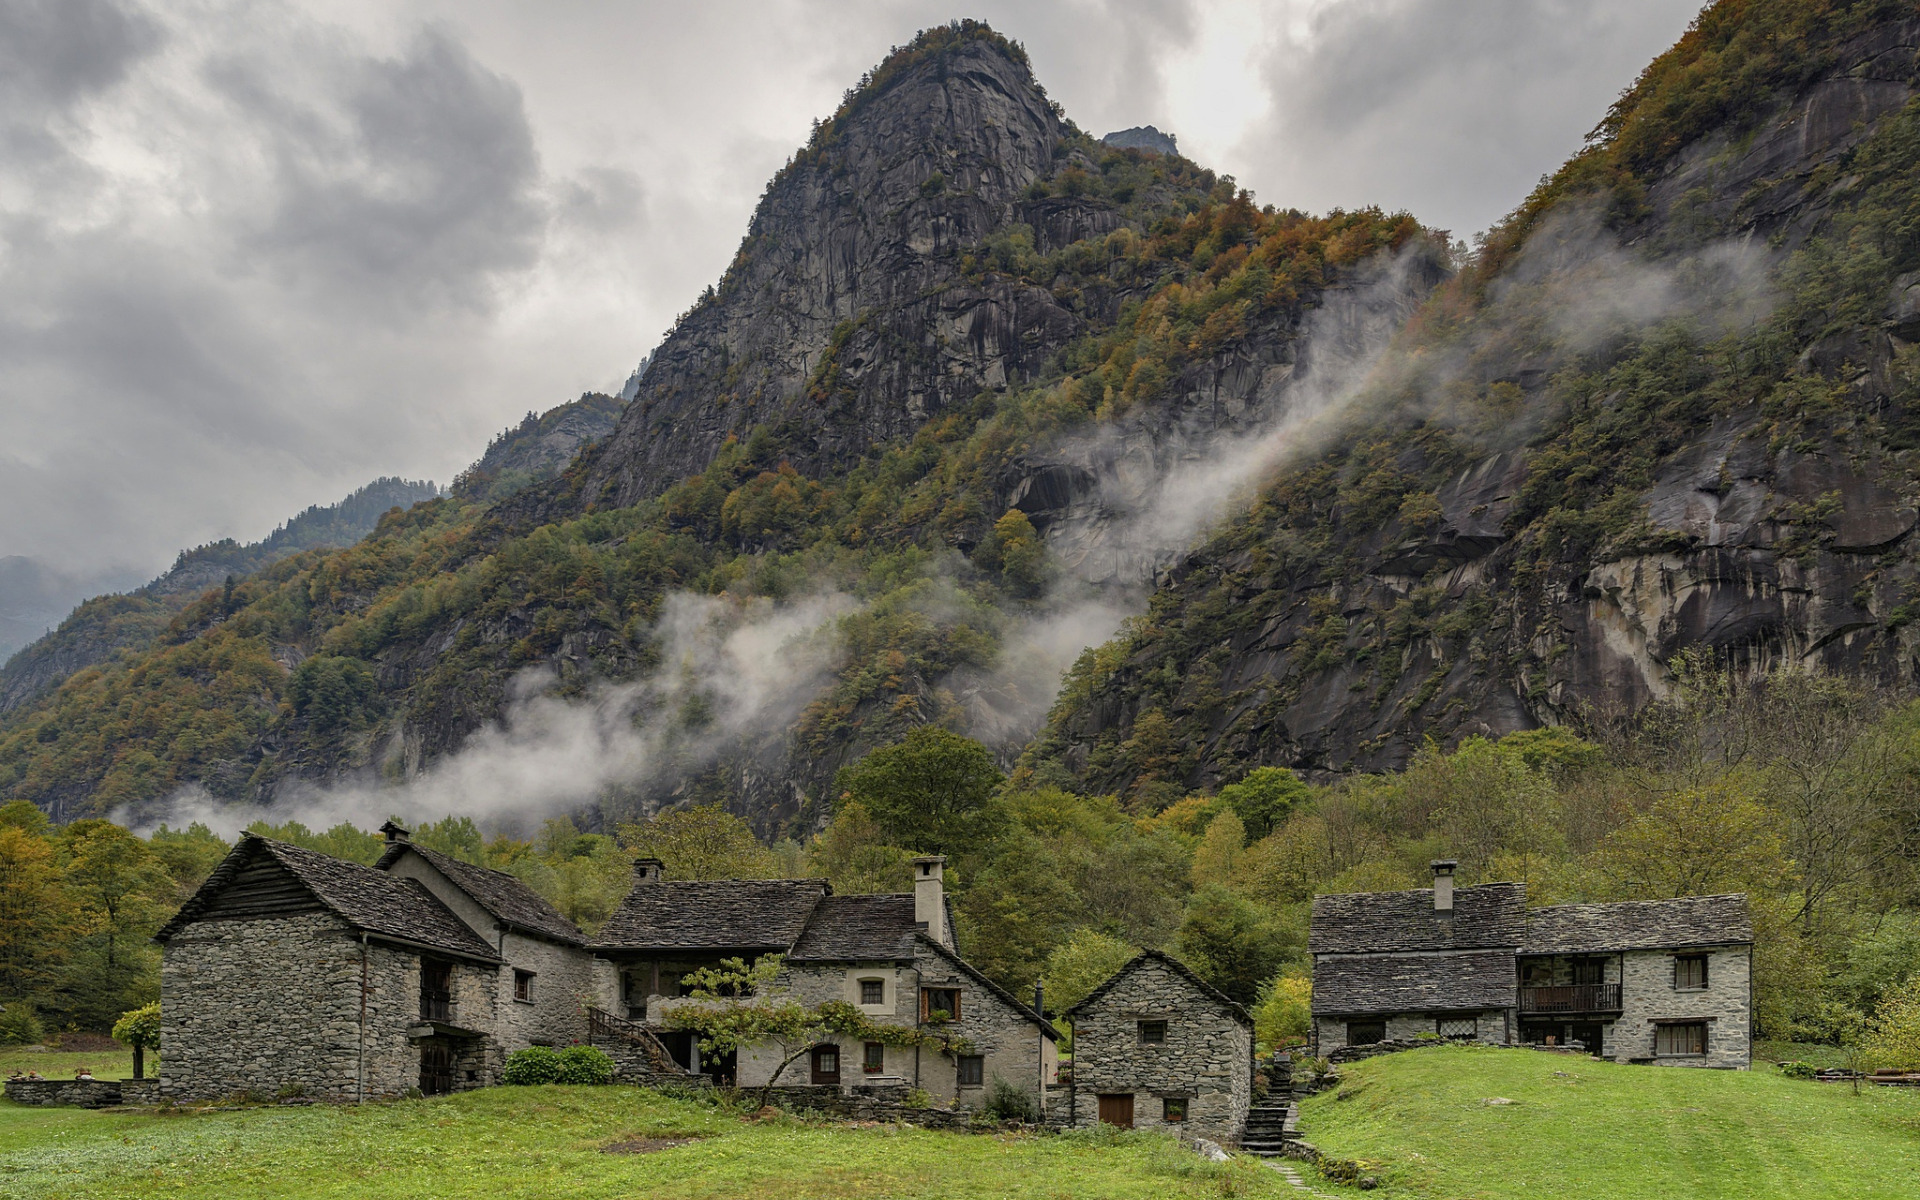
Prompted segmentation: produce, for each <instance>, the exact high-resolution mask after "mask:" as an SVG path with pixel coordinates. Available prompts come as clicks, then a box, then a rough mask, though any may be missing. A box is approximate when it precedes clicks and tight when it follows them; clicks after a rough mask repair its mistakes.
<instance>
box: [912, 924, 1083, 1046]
mask: <svg viewBox="0 0 1920 1200" xmlns="http://www.w3.org/2000/svg"><path fill="white" fill-rule="evenodd" d="M914 937H915V940H916V942H917V944H918V947H919V948H920V949H923V950H931V951H932V952H933V953H934V956H935V957H937V958H944V959H946V960H947V962H949V963H950V964H952V965H953V966H954V967H955V968H957V969H958V970H959V972H960V973H961V974H962V975H965V976H966V977H967V978H968V979H971V980H973V982H975V983H977V984H979V985H980V986H981V987H982V988H983V989H985V990H986V991H988V992H990V993H992V994H993V995H994V996H995V997H996V998H997V999H998V1000H999V1001H1000V1002H1001V1003H1002V1004H1005V1005H1006V1006H1007V1007H1008V1008H1011V1009H1012V1010H1013V1011H1014V1013H1015V1014H1016V1015H1017V1016H1020V1017H1022V1018H1024V1019H1025V1020H1027V1021H1029V1022H1031V1023H1032V1024H1033V1025H1034V1027H1035V1028H1037V1029H1039V1031H1040V1034H1041V1036H1042V1037H1048V1038H1052V1039H1053V1040H1054V1041H1056V1042H1057V1041H1059V1040H1060V1031H1059V1030H1058V1029H1055V1028H1054V1027H1053V1022H1051V1021H1049V1020H1047V1019H1046V1017H1044V1016H1042V1015H1041V1014H1039V1013H1037V1012H1035V1011H1033V1009H1031V1008H1029V1007H1027V1005H1025V1004H1023V1003H1021V1001H1020V1000H1019V998H1018V997H1016V996H1015V995H1014V994H1013V993H1012V992H1009V991H1008V990H1007V989H1005V988H1003V987H1001V986H1000V985H999V984H997V983H995V982H994V981H993V980H991V979H988V978H987V977H986V976H985V975H982V974H981V973H980V972H979V970H978V969H977V968H975V967H974V966H973V964H971V963H969V962H968V961H967V960H966V959H964V958H961V957H960V956H959V955H958V954H955V953H954V952H953V951H951V950H949V949H947V948H946V947H945V946H942V945H941V944H940V943H939V942H936V941H934V940H933V939H932V938H930V937H928V936H927V935H926V934H924V933H921V934H915V935H914ZM921 974H922V975H924V974H925V972H924V971H923V972H921Z"/></svg>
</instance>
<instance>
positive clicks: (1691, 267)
mask: <svg viewBox="0 0 1920 1200" xmlns="http://www.w3.org/2000/svg"><path fill="white" fill-rule="evenodd" d="M1917 51H1920V19H1916V18H1915V17H1914V15H1913V14H1911V12H1909V13H1908V14H1907V15H1906V16H1905V18H1904V19H1899V20H1877V21H1872V22H1868V23H1866V24H1865V26H1864V27H1856V28H1854V29H1853V30H1851V31H1847V32H1846V35H1845V36H1842V37H1837V38H1836V39H1835V40H1834V42H1833V43H1832V44H1831V45H1829V46H1826V47H1821V48H1819V49H1818V50H1817V51H1816V52H1815V56H1816V59H1817V61H1816V62H1815V65H1814V68H1813V69H1811V70H1809V71H1807V72H1806V75H1805V77H1804V78H1802V79H1800V80H1799V81H1797V82H1796V83H1795V84H1794V85H1793V86H1791V87H1788V88H1785V89H1782V92H1781V94H1776V95H1774V96H1773V97H1771V98H1770V101H1769V103H1768V104H1767V105H1766V107H1765V108H1764V109H1763V110H1762V111H1761V112H1759V113H1758V114H1752V118H1753V119H1749V120H1745V121H1741V122H1732V121H1729V122H1726V123H1722V124H1718V125H1716V126H1715V127H1713V128H1710V129H1709V130H1708V131H1707V132H1706V133H1705V134H1704V136H1700V137H1698V138H1696V139H1693V140H1691V141H1689V142H1688V143H1686V144H1685V145H1684V146H1683V147H1682V148H1680V149H1679V150H1678V151H1677V152H1675V153H1672V154H1671V155H1670V157H1667V158H1666V159H1665V160H1664V161H1662V162H1660V163H1658V164H1657V165H1656V166H1654V167H1653V168H1651V169H1648V168H1646V167H1642V168H1641V169H1640V170H1639V171H1638V173H1637V175H1636V177H1635V178H1634V179H1633V180H1632V183H1631V187H1629V188H1624V189H1622V190H1623V191H1625V192H1628V193H1630V194H1628V195H1626V196H1625V197H1624V198H1623V197H1622V191H1615V192H1614V193H1613V194H1612V195H1611V197H1607V196H1601V197H1599V198H1596V196H1595V195H1594V193H1593V192H1592V191H1591V190H1582V189H1580V188H1577V187H1568V188H1566V190H1565V191H1564V193H1555V194H1553V195H1551V196H1548V197H1547V198H1546V201H1545V202H1544V203H1543V204H1542V205H1539V206H1536V211H1533V212H1530V213H1528V214H1527V216H1528V221H1529V223H1528V224H1527V226H1526V228H1525V230H1524V237H1516V239H1515V240H1516V242H1517V243H1521V244H1520V245H1519V248H1518V250H1517V252H1516V253H1515V254H1514V255H1512V256H1511V257H1510V258H1509V259H1508V260H1507V262H1506V263H1505V265H1504V266H1503V267H1502V268H1501V269H1500V270H1499V272H1498V273H1496V274H1494V275H1493V276H1492V277H1491V278H1488V279H1483V280H1479V281H1475V282H1476V283H1477V285H1478V286H1479V288H1480V289H1481V290H1480V297H1481V299H1480V302H1479V304H1478V307H1476V308H1475V309H1474V310H1473V311H1472V312H1471V313H1470V315H1468V316H1467V317H1466V319H1465V320H1464V322H1463V323H1462V324H1461V325H1459V326H1457V327H1454V328H1453V329H1452V330H1451V331H1450V332H1448V333H1446V334H1445V335H1436V334H1434V333H1432V332H1431V327H1430V328H1429V329H1428V330H1426V331H1421V330H1414V331H1411V332H1410V334H1409V336H1408V337H1407V338H1406V339H1404V340H1403V343H1402V346H1401V351H1402V355H1403V358H1404V362H1403V364H1402V366H1403V369H1404V372H1405V378H1404V379H1402V380H1400V381H1398V382H1397V383H1396V382H1393V381H1389V382H1388V383H1386V384H1383V385H1381V388H1380V390H1381V391H1383V392H1391V391H1392V390H1393V389H1394V388H1395V387H1398V388H1399V392H1398V393H1397V395H1396V396H1395V397H1394V399H1393V401H1392V402H1386V401H1383V402H1382V407H1381V408H1380V409H1378V410H1374V411H1372V412H1371V413H1370V415H1368V416H1367V417H1366V418H1365V420H1363V421H1360V422H1358V423H1357V425H1356V428H1354V429H1352V430H1351V431H1350V434H1349V438H1348V440H1347V441H1346V442H1345V443H1344V444H1343V445H1342V446H1341V447H1339V448H1338V449H1337V450H1336V451H1335V453H1333V454H1332V455H1330V456H1329V457H1328V459H1327V460H1326V461H1324V462H1322V463H1319V464H1316V466H1315V468H1314V469H1313V471H1312V472H1293V473H1291V474H1288V475H1285V476H1283V477H1282V480H1281V482H1280V484H1279V485H1278V490H1277V491H1276V492H1274V493H1272V494H1270V496H1269V503H1268V504H1267V505H1265V506H1263V507H1262V508H1261V509H1260V510H1258V511H1256V512H1255V513H1254V514H1253V515H1251V516H1250V517H1248V518H1246V519H1244V520H1242V521H1240V522H1237V523H1236V524H1234V525H1233V526H1231V527H1229V528H1228V529H1226V530H1223V531H1221V532H1220V533H1219V534H1218V535H1217V536H1216V537H1215V538H1213V539H1212V541H1211V542H1210V543H1209V544H1208V545H1206V546H1205V547H1204V548H1203V549H1202V550H1201V551H1200V552H1199V553H1198V554H1196V555H1194V556H1193V557H1192V558H1190V559H1188V560H1187V561H1186V562H1185V563H1183V564H1182V565H1181V567H1180V569H1179V571H1178V572H1177V574H1178V578H1176V579H1173V580H1171V581H1169V583H1168V586H1167V587H1165V588H1164V589H1163V590H1162V591H1161V592H1160V593H1159V594H1158V595H1156V597H1155V598H1154V602H1153V608H1152V618H1151V623H1150V624H1149V626H1148V627H1147V628H1146V630H1145V631H1144V632H1142V633H1139V634H1136V635H1135V636H1133V637H1132V638H1130V639H1129V640H1128V641H1126V642H1124V643H1122V644H1121V645H1120V646H1117V647H1115V648H1114V650H1113V652H1112V657H1113V660H1114V661H1112V662H1110V663H1109V665H1108V666H1106V667H1103V668H1101V669H1098V670H1092V669H1090V670H1089V672H1088V677H1087V678H1086V679H1085V680H1084V681H1083V686H1082V687H1081V688H1079V689H1077V690H1076V689H1073V688H1070V689H1069V697H1070V698H1069V700H1068V702H1066V703H1064V704H1063V705H1062V707H1061V709H1060V710H1059V711H1057V712H1056V714H1055V718H1054V721H1053V723H1052V726H1051V728H1050V729H1049V730H1048V731H1047V733H1046V734H1045V735H1043V738H1042V740H1041V743H1040V746H1039V749H1038V750H1037V752H1036V753H1035V755H1034V756H1033V759H1032V761H1034V762H1036V763H1046V762H1054V763H1058V764H1060V765H1062V766H1064V767H1065V768H1066V769H1067V770H1068V771H1069V772H1070V773H1071V774H1073V775H1074V776H1075V777H1077V778H1078V779H1080V780H1082V781H1083V782H1084V783H1086V784H1087V785H1090V786H1096V787H1101V788H1120V789H1123V790H1124V789H1127V788H1130V787H1141V786H1150V787H1176V788H1185V787H1197V786H1208V785H1210V784H1213V783H1217V782H1220V781H1224V780H1230V779H1232V778H1235V777H1237V776H1238V775H1239V774H1241V773H1243V772H1244V771H1245V770H1247V769H1248V768H1250V767H1252V766H1255V765H1261V764H1284V765H1290V766H1295V767H1298V768H1301V769H1304V770H1308V771H1311V772H1319V773H1330V772H1342V771H1351V770H1356V769H1358V770H1379V769H1385V768H1392V767H1396V766H1398V765H1401V764H1403V763H1404V762H1405V761H1406V759H1407V757H1408V756H1409V755H1410V754H1411V752H1412V751H1413V749H1415V748H1416V747H1417V746H1418V745H1419V744H1420V742H1421V740H1422V739H1424V738H1427V737H1436V738H1439V739H1441V740H1442V741H1443V742H1445V741H1449V740H1451V739H1454V738H1457V737H1460V736H1464V735H1467V734H1470V733H1492V734H1501V733H1506V732H1510V731H1513V730H1517V729H1524V728H1530V727H1534V726H1537V725H1540V724H1543V723H1562V722H1567V721H1579V720H1581V719H1584V718H1585V717H1587V716H1589V715H1592V714H1593V713H1595V712H1604V711H1609V710H1612V711H1618V710H1625V709H1631V708H1632V707H1634V706H1636V705H1638V704H1640V703H1643V702H1644V701H1646V700H1647V699H1649V698H1651V697H1655V696H1658V695H1661V694H1662V693H1663V692H1664V691H1665V689H1666V688H1667V686H1668V681H1669V679H1670V678H1671V676H1670V671H1669V666H1668V664H1669V662H1670V660H1671V659H1672V658H1673V657H1674V656H1675V655H1676V654H1679V653H1681V652H1682V651H1686V650H1697V651H1699V652H1703V653H1709V654H1712V655H1715V656H1718V657H1721V658H1723V659H1728V660H1731V661H1734V662H1739V663H1749V664H1754V665H1783V664H1784V665H1794V666H1802V667H1812V668H1818V669H1827V670H1836V671H1847V672H1853V673H1860V674H1865V675H1867V676H1869V677H1872V678H1875V679H1878V680H1881V681H1883V682H1884V683H1886V684H1888V685H1891V686H1897V687H1902V688H1910V687H1912V686H1913V685H1914V683H1915V681H1916V677H1917V676H1920V641H1917V640H1916V638H1915V636H1914V631H1913V627H1912V625H1911V623H1910V622H1911V616H1912V614H1913V612H1914V611H1915V610H1914V608H1913V605H1914V601H1915V598H1916V597H1920V559H1917V558H1916V554H1915V549H1916V547H1915V543H1914V541H1913V530H1914V527H1915V524H1916V520H1917V519H1920V459H1916V454H1915V451H1916V447H1920V439H1916V438H1915V436H1914V435H1915V419H1916V416H1920V409H1916V407H1915V406H1916V404H1920V389H1916V386H1915V385H1916V382H1920V375H1916V366H1920V357H1917V354H1920V348H1917V347H1916V345H1915V341H1914V339H1915V337H1916V336H1917V335H1920V320H1916V315H1915V314H1916V311H1917V310H1916V300H1917V299H1920V292H1917V291H1916V285H1915V281H1916V279H1920V275H1916V274H1915V272H1914V267H1915V266H1916V265H1920V262H1916V260H1917V259H1920V244H1916V243H1915V241H1914V239H1913V238H1912V235H1911V234H1910V233H1909V232H1906V231H1907V230H1910V229H1911V221H1912V214H1913V211H1914V206H1915V201H1916V195H1915V194H1914V192H1913V189H1912V187H1911V186H1910V180H1911V178H1912V173H1913V171H1914V170H1915V167H1916V165H1920V162H1917V161H1916V149H1917V148H1920V112H1916V109H1917V108H1920V106H1916V105H1915V103H1914V98H1915V94H1916V79H1917V76H1916V52H1917ZM1609 203H1611V205H1612V207H1611V209H1608V208H1607V205H1608V204H1609ZM1716 269H1719V270H1722V271H1723V272H1724V275H1723V276H1722V277H1721V282H1720V283H1718V284H1715V285H1712V286H1703V287H1701V288H1700V289H1699V290H1698V291H1696V292H1694V293H1692V294H1689V295H1687V296H1686V297H1685V299H1684V300H1683V301H1676V300H1675V299H1674V293H1671V292H1669V291H1667V290H1666V289H1667V288H1669V287H1670V286H1673V287H1679V288H1682V289H1683V290H1684V288H1685V286H1686V285H1685V284H1684V283H1676V282H1675V281H1683V280H1686V279H1688V278H1690V277H1697V276H1698V274H1699V273H1700V272H1708V273H1711V272H1713V271H1714V270H1716ZM1690 273H1692V274H1691V276H1690ZM1554 281H1559V282H1560V283H1562V284H1571V285H1573V286H1574V287H1575V288H1577V289H1579V290H1580V293H1581V294H1580V296H1579V297H1578V298H1577V299H1569V298H1568V296H1567V295H1566V293H1565V291H1564V290H1562V291H1560V292H1556V291H1555V290H1554ZM1582 281H1589V282H1582ZM1599 289H1614V290H1615V291H1617V293H1618V295H1619V296H1620V297H1623V298H1624V303H1625V308H1626V310H1628V311H1623V312H1621V313H1615V314H1612V315H1613V316H1616V317H1618V318H1619V319H1618V320H1615V321H1613V323H1612V324H1611V325H1609V326H1608V327H1607V328H1606V329H1605V330H1604V331H1603V332H1602V333H1595V332H1593V331H1592V330H1590V329H1586V328H1578V329H1576V328H1575V326H1577V325H1580V324H1581V322H1583V321H1585V320H1586V319H1587V317H1586V316H1583V315H1581V314H1583V313H1586V314H1588V315H1590V313H1589V310H1588V309H1586V308H1583V307H1582V304H1583V303H1585V302H1587V301H1591V300H1592V299H1593V297H1594V295H1595V294H1596V292H1597V291H1598V290H1599ZM1555 296H1558V299H1554V298H1553V297H1555ZM1503 298H1504V302H1503ZM1543 301H1544V303H1543ZM1441 303H1442V304H1454V305H1462V304H1464V303H1465V301H1464V300H1463V299H1461V297H1460V296H1458V295H1455V296H1453V297H1450V298H1449V300H1447V301H1443V302H1441ZM1527 305H1540V306H1541V307H1540V308H1538V309H1536V310H1534V311H1532V312H1528V313H1525V314H1524V315H1521V314H1518V313H1517V312H1516V310H1517V309H1520V308H1524V307H1525V306H1527ZM1635 306H1638V308H1637V309H1636V307H1635ZM1663 306H1670V307H1669V308H1668V309H1667V310H1666V311H1660V310H1662V308H1663ZM1743 308H1744V309H1746V310H1749V311H1748V312H1745V313H1743V312H1742V311H1741V310H1742V309H1743ZM1455 311H1458V309H1456V310H1455ZM1542 311H1544V312H1547V313H1549V314H1550V316H1551V319H1548V320H1546V321H1544V322H1543V321H1541V320H1540V319H1539V318H1538V313H1539V312H1542ZM1569 314H1572V315H1569ZM1682 327H1684V329H1683V328H1682ZM1663 354H1664V355H1665V356H1666V357H1665V358H1664V359H1663V358H1662V355H1663ZM1436 360H1437V362H1438V363H1439V364H1443V365H1436ZM1462 396H1467V397H1470V398H1471V399H1470V400H1462V399H1461V397H1462ZM1610 409H1611V410H1613V411H1612V412H1610V411H1609V410H1610ZM1367 421H1373V422H1375V424H1373V425H1371V426H1369V425H1367V424H1366V422H1367ZM1314 472H1317V473H1318V477H1317V478H1316V477H1314ZM1368 472H1372V473H1373V474H1372V475H1371V476H1366V473H1368ZM1363 476H1366V478H1363ZM1595 476H1599V477H1600V478H1599V479H1598V480H1597V481H1592V478H1593V477H1595ZM1367 478H1371V479H1373V480H1374V482H1375V483H1378V481H1379V480H1381V479H1387V480H1389V481H1390V483H1389V484H1388V485H1386V490H1385V491H1384V502H1382V489H1381V488H1378V487H1376V488H1371V489H1370V488H1369V486H1367V482H1366V480H1367ZM1603 510H1604V516H1603V515H1602V511H1603Z"/></svg>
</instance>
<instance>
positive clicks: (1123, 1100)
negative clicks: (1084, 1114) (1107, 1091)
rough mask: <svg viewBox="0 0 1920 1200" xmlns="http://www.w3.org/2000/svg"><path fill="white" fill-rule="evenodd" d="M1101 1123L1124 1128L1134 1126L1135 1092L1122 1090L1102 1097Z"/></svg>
mask: <svg viewBox="0 0 1920 1200" xmlns="http://www.w3.org/2000/svg"><path fill="white" fill-rule="evenodd" d="M1100 1123H1101V1124H1102V1125H1118V1126H1119V1127H1120V1128H1122V1129H1132V1128H1133V1093H1132V1092H1121V1093H1120V1094H1118V1095H1114V1096H1102V1097H1100Z"/></svg>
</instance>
